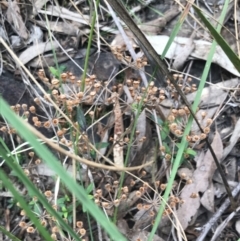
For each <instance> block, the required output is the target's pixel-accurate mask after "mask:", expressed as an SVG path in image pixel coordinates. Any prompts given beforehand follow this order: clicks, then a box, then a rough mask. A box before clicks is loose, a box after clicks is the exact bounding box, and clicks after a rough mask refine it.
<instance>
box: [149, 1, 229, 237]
mask: <svg viewBox="0 0 240 241" xmlns="http://www.w3.org/2000/svg"><path fill="white" fill-rule="evenodd" d="M228 2H229V1H228V0H227V1H226V2H225V4H224V7H223V10H222V14H221V18H220V24H218V26H217V31H218V32H220V30H221V23H222V22H223V20H224V17H225V14H226V10H227V6H228ZM216 46H217V43H216V41H213V43H212V46H211V49H210V52H209V55H208V59H207V62H206V64H205V68H204V70H203V75H202V78H201V81H200V84H199V86H198V91H197V94H196V98H195V101H194V103H193V106H192V110H193V111H194V113H195V112H196V110H197V107H198V105H199V103H200V100H201V94H202V90H203V88H204V86H205V83H206V80H207V76H208V73H209V69H210V67H211V62H212V58H213V55H214V52H215V49H216ZM192 122H193V116H190V118H189V120H188V123H187V126H186V128H185V130H184V133H183V137H182V140H181V144H180V148H179V149H178V152H177V155H176V159H175V160H174V164H173V168H172V171H171V175H170V178H169V180H168V184H167V187H166V190H165V192H164V195H163V199H164V202H162V204H161V206H160V208H159V211H158V214H157V216H156V219H155V222H154V225H153V228H152V231H151V234H150V236H149V238H148V241H150V240H152V238H153V235H154V234H155V232H156V230H157V227H158V225H159V223H160V221H161V218H162V215H163V212H164V209H165V206H166V202H167V200H168V197H169V194H170V193H171V190H172V185H173V182H174V180H175V177H176V174H177V171H178V168H179V166H180V162H181V158H182V155H183V154H184V150H185V148H186V146H187V144H188V142H187V139H186V136H187V135H188V134H189V133H190V131H191V126H192Z"/></svg>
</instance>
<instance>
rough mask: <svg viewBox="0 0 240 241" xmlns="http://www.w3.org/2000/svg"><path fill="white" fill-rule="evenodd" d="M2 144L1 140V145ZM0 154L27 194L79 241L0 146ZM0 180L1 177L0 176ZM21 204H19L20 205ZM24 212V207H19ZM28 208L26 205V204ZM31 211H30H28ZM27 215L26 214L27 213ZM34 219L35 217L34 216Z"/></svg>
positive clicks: (7, 152) (8, 152)
mask: <svg viewBox="0 0 240 241" xmlns="http://www.w3.org/2000/svg"><path fill="white" fill-rule="evenodd" d="M2 142H3V140H1V143H2ZM0 154H1V156H2V157H3V158H4V159H5V160H7V162H6V164H7V165H8V166H9V168H10V169H11V170H13V171H14V172H15V174H16V175H17V177H18V178H19V180H20V181H21V182H22V183H23V184H24V186H25V187H26V188H27V189H28V192H29V193H32V194H33V195H34V196H36V197H37V199H38V200H39V201H40V202H41V203H42V205H43V207H44V208H45V209H46V210H47V211H48V213H49V214H51V215H52V216H54V217H55V218H56V220H57V221H58V222H59V224H60V225H61V226H62V227H63V228H64V229H65V230H67V231H68V232H69V234H70V235H71V236H72V237H74V238H75V239H76V240H80V239H79V237H78V235H76V233H75V232H74V231H73V230H72V229H71V227H70V226H69V225H68V224H66V222H65V221H64V220H63V219H62V218H61V216H60V215H59V214H58V213H57V212H56V211H55V210H54V209H53V208H52V206H51V205H50V204H49V203H48V201H47V200H46V198H45V197H44V196H43V195H42V194H41V193H40V192H39V191H38V189H37V188H36V187H35V186H34V185H33V183H32V182H31V181H30V180H29V178H28V177H27V176H26V175H25V173H24V172H23V170H22V169H21V167H20V166H19V165H18V164H17V163H16V161H15V160H14V158H13V156H12V155H10V156H9V154H10V151H7V150H5V149H3V148H2V147H1V146H0ZM0 177H1V179H2V177H3V176H0ZM9 190H10V191H11V189H10V188H9ZM13 195H14V197H15V198H16V199H17V200H18V201H19V199H18V197H19V196H15V194H14V193H13ZM20 204H21V203H20ZM21 207H22V208H23V209H24V210H25V207H26V205H24V206H21ZM27 207H28V204H27ZM30 211H31V210H30ZM27 214H28V213H27ZM30 214H31V215H30V216H29V218H30V219H31V220H32V216H33V213H32V212H31V213H30ZM34 217H35V215H34Z"/></svg>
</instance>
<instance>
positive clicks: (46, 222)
mask: <svg viewBox="0 0 240 241" xmlns="http://www.w3.org/2000/svg"><path fill="white" fill-rule="evenodd" d="M44 195H45V197H46V199H47V201H48V203H49V204H50V205H51V206H52V208H53V209H54V210H55V211H58V207H57V206H56V205H55V204H53V199H54V198H53V193H52V192H51V191H50V190H47V191H45V192H44ZM32 201H33V202H35V203H37V201H38V200H37V198H36V197H33V200H32ZM18 206H20V205H18ZM42 212H43V214H42V215H41V214H39V219H40V220H39V221H40V223H41V225H42V226H43V227H45V228H48V229H50V232H51V237H52V239H53V240H59V239H60V236H61V235H60V233H61V232H62V230H60V227H59V225H57V221H56V218H55V217H54V216H52V215H50V214H48V212H47V211H46V210H44V209H43V210H42ZM20 215H21V216H22V220H21V221H20V222H19V224H18V226H19V227H20V228H21V229H22V231H26V232H27V233H29V234H36V233H37V232H38V231H37V229H36V228H34V227H33V226H32V223H31V222H27V221H26V220H27V219H28V218H27V216H26V212H25V211H24V210H21V212H20ZM65 221H66V222H67V220H65ZM83 226H84V224H83V222H82V221H77V222H76V228H75V232H76V233H77V234H78V235H79V236H80V238H82V239H81V240H85V239H83V238H84V236H86V233H87V232H86V229H84V228H83Z"/></svg>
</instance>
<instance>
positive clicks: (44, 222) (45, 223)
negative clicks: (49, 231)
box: [41, 219, 47, 227]
mask: <svg viewBox="0 0 240 241" xmlns="http://www.w3.org/2000/svg"><path fill="white" fill-rule="evenodd" d="M41 225H42V226H43V227H46V226H47V221H46V220H45V219H42V220H41Z"/></svg>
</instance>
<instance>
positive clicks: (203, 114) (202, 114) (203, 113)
mask: <svg viewBox="0 0 240 241" xmlns="http://www.w3.org/2000/svg"><path fill="white" fill-rule="evenodd" d="M201 116H202V118H203V119H204V118H205V117H206V116H207V112H206V111H202V112H201Z"/></svg>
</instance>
